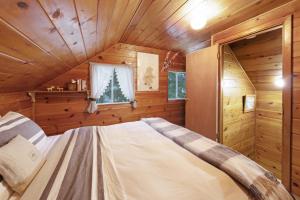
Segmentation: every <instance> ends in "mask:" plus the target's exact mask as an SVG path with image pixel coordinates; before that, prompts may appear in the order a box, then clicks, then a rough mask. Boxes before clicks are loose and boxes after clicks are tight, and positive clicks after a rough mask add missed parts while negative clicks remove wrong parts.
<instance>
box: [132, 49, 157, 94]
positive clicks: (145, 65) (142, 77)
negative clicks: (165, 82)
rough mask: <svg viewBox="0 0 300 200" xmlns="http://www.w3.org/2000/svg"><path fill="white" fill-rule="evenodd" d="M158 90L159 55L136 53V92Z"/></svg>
mask: <svg viewBox="0 0 300 200" xmlns="http://www.w3.org/2000/svg"><path fill="white" fill-rule="evenodd" d="M158 90H159V55H157V54H151V53H143V52H137V91H139V92H141V91H158Z"/></svg>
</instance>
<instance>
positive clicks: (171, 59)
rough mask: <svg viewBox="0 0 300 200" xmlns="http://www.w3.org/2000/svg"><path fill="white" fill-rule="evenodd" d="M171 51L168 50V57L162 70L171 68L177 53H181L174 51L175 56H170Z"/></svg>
mask: <svg viewBox="0 0 300 200" xmlns="http://www.w3.org/2000/svg"><path fill="white" fill-rule="evenodd" d="M171 53H172V52H171V51H168V53H167V55H166V58H165V60H164V63H163V67H162V68H161V71H162V72H163V71H167V70H168V69H169V68H171V67H172V66H173V64H174V60H175V58H176V57H177V55H178V54H179V52H177V53H174V54H173V56H172V57H171V58H170V56H171Z"/></svg>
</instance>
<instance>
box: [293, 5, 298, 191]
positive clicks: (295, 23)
mask: <svg viewBox="0 0 300 200" xmlns="http://www.w3.org/2000/svg"><path fill="white" fill-rule="evenodd" d="M293 33H294V34H293V75H294V77H293V129H292V130H293V137H292V138H293V139H292V190H293V192H294V193H296V194H297V195H300V51H299V49H300V34H299V33H300V10H298V11H297V12H295V13H294V18H293Z"/></svg>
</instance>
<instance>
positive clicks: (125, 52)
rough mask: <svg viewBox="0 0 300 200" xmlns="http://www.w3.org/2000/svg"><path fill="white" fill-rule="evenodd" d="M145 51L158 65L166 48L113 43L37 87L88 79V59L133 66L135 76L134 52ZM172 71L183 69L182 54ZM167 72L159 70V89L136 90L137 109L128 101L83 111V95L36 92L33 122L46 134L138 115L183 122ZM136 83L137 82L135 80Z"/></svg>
mask: <svg viewBox="0 0 300 200" xmlns="http://www.w3.org/2000/svg"><path fill="white" fill-rule="evenodd" d="M137 52H147V53H154V54H158V55H159V61H160V68H161V67H162V62H163V60H164V58H165V56H166V53H167V51H165V50H159V49H153V48H147V47H141V46H134V45H127V44H122V43H119V44H116V45H114V46H112V47H111V48H109V49H107V50H105V51H104V52H102V53H99V54H97V55H96V56H95V57H93V58H91V59H89V60H88V61H86V62H84V63H83V64H80V65H78V66H77V67H75V68H74V69H72V70H70V71H68V72H66V73H64V74H62V75H60V76H58V77H57V78H55V79H54V80H52V81H50V82H48V83H46V84H43V85H42V86H40V89H45V88H46V87H48V86H49V85H55V86H65V85H66V83H67V82H69V81H70V80H71V79H78V78H81V79H86V80H88V81H89V69H88V68H89V64H88V62H90V61H92V62H99V63H114V64H121V63H127V64H129V65H130V66H132V67H133V68H134V74H135V78H136V64H137V60H136V53H137ZM172 70H180V71H184V70H185V57H184V56H181V55H180V56H178V57H177V58H176V60H175V65H174V66H173V68H172ZM167 75H168V73H167V72H166V71H164V72H160V77H159V83H160V84H159V91H156V92H136V99H137V102H138V108H137V109H136V110H132V109H131V107H130V105H129V104H120V105H105V106H99V108H100V109H99V112H97V113H95V114H88V113H86V107H87V105H88V101H87V100H86V99H85V96H83V95H77V96H76V97H57V96H53V95H48V96H47V95H39V96H38V97H37V102H36V104H35V109H36V113H35V117H36V122H37V123H38V124H39V125H40V126H41V127H42V128H43V129H44V130H45V132H46V133H47V134H48V135H53V134H59V133H62V132H64V131H66V130H68V129H71V128H76V127H80V126H87V125H109V124H115V123H120V122H127V121H134V120H139V119H140V118H141V117H151V116H157V117H164V118H166V119H168V120H170V121H171V122H174V123H176V124H179V125H184V118H185V116H184V107H185V103H184V101H168V99H167V96H168V90H167V89H168V76H167ZM135 82H136V81H135Z"/></svg>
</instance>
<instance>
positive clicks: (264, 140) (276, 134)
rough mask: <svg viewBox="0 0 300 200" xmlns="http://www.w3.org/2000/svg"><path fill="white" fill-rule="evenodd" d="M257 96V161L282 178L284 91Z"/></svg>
mask: <svg viewBox="0 0 300 200" xmlns="http://www.w3.org/2000/svg"><path fill="white" fill-rule="evenodd" d="M256 94H257V96H256V98H257V104H256V129H255V161H256V162H258V163H259V164H260V165H262V166H263V167H265V168H266V169H268V170H270V171H271V172H273V173H274V174H275V175H276V176H277V177H278V178H281V152H282V91H271V90H269V91H268V90H267V91H264V90H256Z"/></svg>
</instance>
